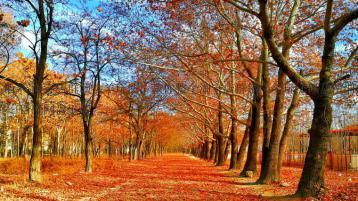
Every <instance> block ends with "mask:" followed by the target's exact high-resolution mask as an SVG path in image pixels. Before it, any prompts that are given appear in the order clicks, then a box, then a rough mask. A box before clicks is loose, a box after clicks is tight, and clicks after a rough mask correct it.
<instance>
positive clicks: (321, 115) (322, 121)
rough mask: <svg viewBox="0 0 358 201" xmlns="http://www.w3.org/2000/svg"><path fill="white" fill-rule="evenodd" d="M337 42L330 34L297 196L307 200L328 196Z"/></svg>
mask: <svg viewBox="0 0 358 201" xmlns="http://www.w3.org/2000/svg"><path fill="white" fill-rule="evenodd" d="M335 43H336V35H334V34H332V33H330V32H326V37H325V44H324V51H323V56H322V70H321V72H320V82H319V89H318V94H317V96H316V97H312V99H313V102H314V112H313V119H312V125H311V129H310V130H309V134H310V142H309V146H308V151H307V154H306V159H305V163H304V166H303V171H302V175H301V179H300V182H299V184H298V189H297V191H296V194H298V195H301V196H304V197H306V196H314V197H319V196H320V195H321V194H322V193H324V169H325V162H326V156H327V152H328V145H329V140H330V129H331V124H332V99H333V95H334V84H335V83H334V81H333V80H332V77H331V70H332V66H333V63H334V59H333V58H334V48H335Z"/></svg>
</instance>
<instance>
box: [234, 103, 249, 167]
mask: <svg viewBox="0 0 358 201" xmlns="http://www.w3.org/2000/svg"><path fill="white" fill-rule="evenodd" d="M251 113H252V108H250V111H249V115H248V117H247V121H246V128H245V132H244V136H243V137H242V141H241V145H240V150H239V153H238V154H237V166H236V167H237V169H241V168H242V167H243V166H244V162H245V161H244V159H245V154H246V149H247V145H248V144H249V131H250V122H251Z"/></svg>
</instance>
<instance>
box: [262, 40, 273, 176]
mask: <svg viewBox="0 0 358 201" xmlns="http://www.w3.org/2000/svg"><path fill="white" fill-rule="evenodd" d="M261 60H262V61H263V62H264V63H262V64H261V65H262V87H261V88H262V94H263V103H262V109H263V120H264V122H263V142H262V161H261V167H264V166H265V162H266V158H267V153H268V151H269V146H270V137H271V127H272V118H271V111H270V107H271V100H270V89H269V87H270V77H269V76H270V75H269V69H268V65H267V63H266V61H267V60H268V47H267V43H266V41H265V39H262V50H261ZM262 170H263V168H261V173H260V175H261V174H262Z"/></svg>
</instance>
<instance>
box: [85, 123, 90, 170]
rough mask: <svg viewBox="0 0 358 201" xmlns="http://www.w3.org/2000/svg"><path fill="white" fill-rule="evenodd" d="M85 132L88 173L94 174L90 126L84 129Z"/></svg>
mask: <svg viewBox="0 0 358 201" xmlns="http://www.w3.org/2000/svg"><path fill="white" fill-rule="evenodd" d="M84 131H85V159H86V167H85V170H86V172H88V173H90V172H92V137H91V131H90V128H89V126H88V125H85V127H84Z"/></svg>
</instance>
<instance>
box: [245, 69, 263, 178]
mask: <svg viewBox="0 0 358 201" xmlns="http://www.w3.org/2000/svg"><path fill="white" fill-rule="evenodd" d="M261 72H262V68H261V67H260V68H259V70H258V72H257V77H256V84H254V86H253V89H254V90H253V104H252V117H251V125H250V131H249V148H248V152H247V159H246V163H245V166H244V169H243V170H242V172H241V173H240V175H242V176H245V175H246V172H247V171H252V172H253V173H254V174H256V173H257V153H258V144H259V137H260V111H261V98H262V96H261V90H260V88H259V85H261Z"/></svg>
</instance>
